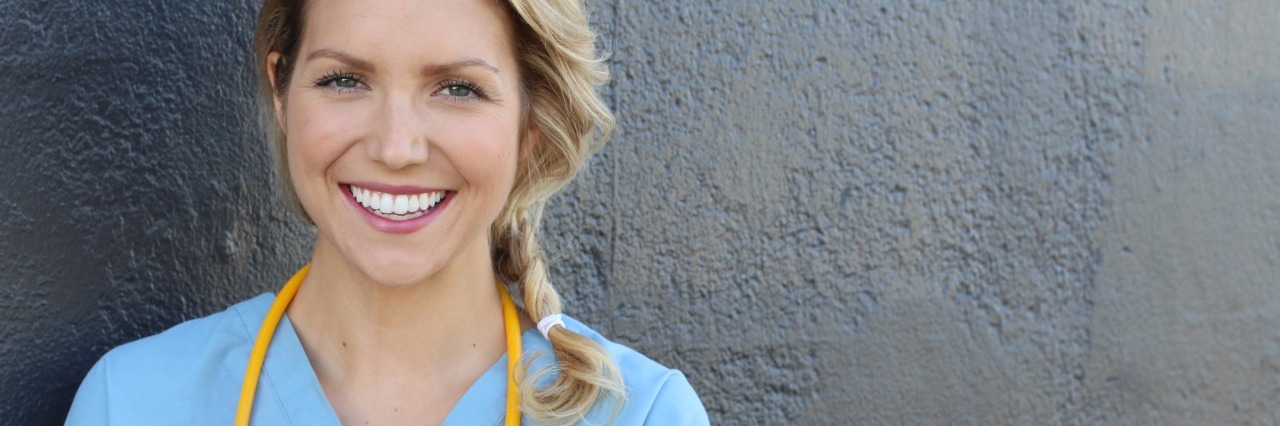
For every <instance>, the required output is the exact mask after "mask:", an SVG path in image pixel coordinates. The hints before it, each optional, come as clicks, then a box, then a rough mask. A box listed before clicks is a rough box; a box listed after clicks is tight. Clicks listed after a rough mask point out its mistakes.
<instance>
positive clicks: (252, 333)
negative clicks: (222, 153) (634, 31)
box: [67, 0, 707, 425]
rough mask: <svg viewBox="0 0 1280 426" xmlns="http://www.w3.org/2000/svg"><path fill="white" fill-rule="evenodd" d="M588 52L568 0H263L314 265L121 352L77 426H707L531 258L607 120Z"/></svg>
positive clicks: (287, 157)
mask: <svg viewBox="0 0 1280 426" xmlns="http://www.w3.org/2000/svg"><path fill="white" fill-rule="evenodd" d="M594 39H595V35H594V34H593V33H592V32H591V30H590V29H589V28H588V26H587V23H586V19H585V17H584V15H583V12H582V7H581V5H580V4H578V3H577V2H576V1H574V0H513V1H511V2H510V3H509V4H508V3H506V2H497V1H492V0H466V1H444V0H387V1H379V2H369V1H367V0H312V1H309V2H304V1H300V0H293V1H289V0H267V1H266V2H265V4H264V5H263V8H262V11H261V12H260V15H259V19H258V27H257V32H256V38H255V43H254V44H255V53H256V55H257V57H258V60H259V70H260V73H259V74H260V80H261V81H262V86H263V90H262V93H263V94H264V96H263V101H264V102H263V103H264V110H265V111H268V113H267V114H268V115H269V117H268V121H269V122H270V123H271V126H272V132H273V133H274V134H275V135H274V136H275V138H274V139H275V141H274V143H273V148H274V152H275V154H276V157H277V159H278V160H279V161H278V167H279V171H280V172H281V173H280V174H281V175H282V177H283V179H282V182H286V183H285V185H284V189H285V191H284V192H285V193H286V194H288V200H286V201H287V203H288V204H290V205H294V206H297V207H300V211H301V212H302V213H303V214H304V215H305V217H307V218H308V219H309V220H310V221H311V222H312V223H314V224H315V226H316V229H317V239H316V243H315V251H314V253H313V254H312V259H311V263H310V265H309V267H304V268H303V269H302V270H301V271H299V272H298V274H297V275H295V276H294V278H293V279H291V280H290V281H289V284H288V285H287V286H286V287H285V289H284V290H282V291H281V292H280V295H279V296H272V295H269V294H267V295H262V296H259V297H257V298H254V299H252V300H249V301H246V302H243V303H240V304H238V305H235V306H233V307H231V308H229V309H228V310H227V311H225V312H222V313H219V314H215V315H212V316H209V317H206V318H202V319H197V320H193V321H188V322H186V323H183V324H180V325H178V326H176V327H174V328H172V329H170V330H168V331H166V332H164V333H162V334H159V335H157V336H153V337H150V338H146V339H142V340H140V341H137V342H133V343H130V344H127V345H124V346H121V347H119V348H117V349H115V350H113V351H111V352H110V353H108V354H107V355H106V356H104V357H103V358H102V360H100V361H99V362H98V363H97V365H95V366H94V368H93V369H92V371H90V372H89V375H88V377H87V378H86V379H85V381H84V383H83V384H82V385H81V387H80V391H79V393H78V394H77V395H76V400H75V402H74V404H73V406H72V409H71V413H70V415H69V417H68V419H67V422H68V423H69V424H102V423H110V424H130V425H132V424H229V423H232V421H233V420H237V421H240V422H243V421H252V423H254V424H306V425H313V424H337V423H339V422H341V423H343V424H414V425H419V424H457V425H479V424H482V425H493V424H498V423H499V422H503V421H506V422H508V424H511V423H510V422H515V421H519V420H518V419H519V418H521V417H522V418H523V421H524V422H525V423H546V424H572V423H597V424H598V423H602V422H616V423H618V424H659V425H677V424H706V423H707V418H706V413H705V410H704V409H703V407H702V404H701V402H699V401H698V398H697V396H696V395H695V393H694V391H693V389H692V388H691V387H690V386H689V383H688V382H687V381H686V380H685V378H684V376H683V375H681V374H680V372H678V371H675V370H670V369H667V368H665V367H662V366H660V365H658V364H657V363H655V362H653V361H651V360H649V359H647V358H645V357H644V356H643V355H640V354H638V353H636V352H634V351H632V350H630V349H628V348H626V347H623V346H621V345H618V344H615V343H612V342H609V341H608V340H605V339H604V338H603V337H601V336H600V335H599V334H596V333H595V332H593V331H591V329H589V328H587V327H586V326H584V325H582V324H581V323H578V322H577V321H574V320H572V319H569V318H566V317H561V316H560V315H559V313H560V310H561V301H560V298H559V296H558V295H557V294H556V291H555V289H554V288H553V287H552V285H551V283H550V282H549V281H548V279H547V276H546V268H545V266H544V265H543V263H542V260H541V257H540V251H539V245H538V240H537V229H538V226H539V221H540V215H541V211H542V206H543V203H544V202H545V200H546V199H547V198H548V197H549V196H550V195H551V194H552V193H554V192H555V191H557V190H559V189H560V188H561V187H563V186H564V185H565V184H566V183H567V182H568V181H569V180H570V179H571V178H572V177H573V175H574V174H575V173H576V172H577V171H578V169H579V168H580V167H581V166H582V164H583V163H584V162H585V161H586V159H587V157H588V156H589V155H590V154H591V153H592V152H593V151H594V150H595V149H596V148H597V147H598V145H599V144H600V143H602V142H603V136H605V135H607V133H608V130H609V128H610V127H611V125H612V116H611V115H610V113H609V111H608V110H607V109H606V108H605V106H604V104H603V103H602V102H601V100H600V99H599V97H598V95H597V94H596V92H595V90H596V88H598V87H599V86H600V85H601V84H603V83H604V82H605V81H606V79H607V73H606V71H605V70H604V68H603V65H602V63H601V62H600V60H599V59H597V58H596V57H595V51H594V47H593V44H594ZM264 202H273V201H270V200H264ZM308 268H309V269H308ZM508 288H509V289H510V290H511V293H512V296H515V301H516V302H517V303H516V304H519V305H520V306H521V307H520V309H518V310H517V309H516V308H515V307H514V304H512V303H511V302H510V300H511V297H510V296H508V294H507V289H508ZM273 307H274V308H273ZM276 321H278V325H277V324H276ZM535 324H536V326H535ZM273 333H274V334H273ZM521 353H523V354H524V355H523V356H521V355H520V354H521ZM264 354H265V359H263V358H262V356H263V355H264ZM516 361H519V362H518V363H517V362H516ZM237 395H239V398H237ZM237 416H239V417H238V418H237Z"/></svg>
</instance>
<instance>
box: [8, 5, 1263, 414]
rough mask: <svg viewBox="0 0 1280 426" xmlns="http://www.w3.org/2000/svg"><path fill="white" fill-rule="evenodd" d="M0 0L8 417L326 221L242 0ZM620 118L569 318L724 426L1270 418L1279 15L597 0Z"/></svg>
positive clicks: (588, 187) (268, 282) (575, 245)
mask: <svg viewBox="0 0 1280 426" xmlns="http://www.w3.org/2000/svg"><path fill="white" fill-rule="evenodd" d="M106 3H107V2H93V3H90V2H61V3H60V2H42V1H34V0H17V1H10V2H5V3H3V4H0V75H3V76H5V77H6V79H5V80H6V82H7V83H8V84H6V85H5V89H6V92H7V95H6V96H4V97H3V99H5V101H4V102H0V158H3V159H4V160H6V162H5V164H6V167H4V168H3V169H0V170H3V172H0V176H2V178H0V365H3V366H4V367H3V369H2V370H0V419H6V420H5V422H13V423H12V424H55V423H59V422H60V421H61V420H62V416H63V413H64V412H65V410H66V408H67V406H68V404H69V403H70V397H71V396H72V394H73V392H74V390H75V387H76V385H77V384H78V382H79V380H80V378H81V377H82V375H83V374H84V373H85V372H86V371H87V369H88V368H89V366H90V365H91V363H92V362H93V361H94V360H95V359H96V358H97V357H98V356H100V355H101V354H102V353H103V352H105V351H106V350H108V349H109V348H111V347H113V346H114V345H117V344H120V343H123V342H126V341H129V340H132V339H136V338H138V337H141V336H145V335H148V334H152V333H155V332H157V331H159V330H162V329H164V328H167V327H169V326H172V325H173V324H176V323H178V322H180V321H182V320H185V319H189V318H193V317H197V316H201V315H205V314H208V313H212V312H215V311H218V310H221V309H222V308H223V307H225V306H226V305H228V304H230V303H233V302H235V301H237V300H241V299H244V298H246V297H249V296H251V295H253V294H256V293H258V292H262V291H269V290H271V289H273V288H275V287H276V286H278V285H279V284H280V282H281V281H282V280H283V279H284V278H285V277H287V275H288V273H289V272H291V270H292V268H294V267H296V266H297V265H298V264H300V263H301V262H303V261H305V258H306V250H307V247H308V246H309V244H310V241H309V239H310V231H309V230H307V229H306V228H305V227H303V226H302V225H300V224H299V223H297V222H296V221H295V220H294V219H292V218H290V217H289V216H288V215H287V214H286V213H284V212H282V209H281V208H280V207H279V206H278V205H275V204H263V203H261V202H258V201H257V200H259V199H260V198H261V196H260V194H262V193H265V192H270V191H272V189H271V180H270V170H269V166H268V164H269V163H268V160H267V156H266V151H265V149H264V148H263V147H262V144H261V142H260V137H259V136H258V135H256V134H255V133H253V132H251V131H248V130H246V129H247V128H248V127H249V126H250V125H251V124H252V117H251V116H250V115H249V111H248V110H247V109H246V107H247V106H248V105H250V102H251V89H250V88H251V77H252V71H251V69H250V67H249V64H248V61H247V60H248V53H247V49H248V44H249V39H250V28H251V26H252V21H253V16H254V11H255V8H256V6H255V4H256V2H253V1H251V0H242V1H233V2H213V3H210V2H161V3H154V2H127V1H122V2H111V3H114V4H106ZM592 5H593V6H594V7H593V14H594V15H595V17H596V22H597V23H598V25H599V28H600V30H601V32H602V33H603V34H604V35H605V36H606V38H607V39H608V40H609V42H610V45H611V48H612V51H613V59H612V67H613V68H612V69H613V71H614V73H615V81H614V82H613V83H612V84H611V85H610V87H609V89H608V96H609V99H610V102H611V104H612V106H613V108H614V109H615V110H616V111H617V113H618V116H619V120H620V129H619V131H618V133H617V135H616V137H615V138H614V140H613V141H612V143H611V145H609V147H608V148H606V149H605V151H604V152H603V153H602V154H601V155H600V156H599V157H598V158H596V159H595V160H594V161H593V163H592V165H591V166H590V168H589V170H588V171H587V173H586V175H585V176H584V177H583V179H581V180H580V181H579V182H577V183H576V184H574V185H573V186H572V187H571V188H569V190H568V191H567V192H566V193H564V194H563V195H561V196H559V197H558V198H557V200H556V204H555V205H554V206H553V208H552V209H551V210H550V212H549V218H548V223H547V231H548V232H547V235H548V236H549V237H550V241H549V244H550V246H551V249H552V251H553V252H554V253H555V257H556V259H557V260H558V263H556V265H555V266H554V268H553V271H552V272H553V277H554V278H555V280H556V282H557V283H558V285H559V286H560V288H561V289H562V291H563V292H564V293H565V295H566V297H567V298H568V300H569V305H568V312H569V313H571V314H573V315H575V316H577V317H579V318H581V319H583V320H584V321H586V322H588V323H590V324H593V325H595V326H596V327H597V328H598V329H600V330H601V331H603V332H604V333H605V334H607V335H609V336H611V337H613V338H615V339H616V340H618V341H621V342H624V343H627V344H630V345H632V346H634V347H636V348H638V349H640V350H642V351H643V352H645V353H647V354H649V355H650V356H651V357H653V358H655V359H657V360H659V361H661V362H663V363H665V364H667V365H671V366H675V367H678V368H681V369H683V370H684V371H685V372H686V374H688V375H689V377H690V380H691V381H692V383H693V384H694V386H695V387H696V388H697V389H698V390H699V392H700V393H701V394H702V396H703V399H704V402H705V403H706V405H707V408H708V410H709V411H710V413H711V416H712V419H713V422H714V423H717V424H850V423H865V424H943V423H948V424H1117V425H1130V424H1133V425H1140V424H1275V423H1277V422H1280V408H1277V407H1280V405H1277V404H1275V401H1276V400H1277V398H1278V397H1280V285H1277V282H1278V281H1280V166H1278V164H1280V144H1278V143H1276V141H1275V140H1274V139H1275V136H1274V135H1276V134H1278V133H1280V120H1277V117H1280V48H1277V47H1276V46H1277V43H1276V42H1277V41H1278V40H1280V25H1278V24H1280V8H1277V7H1276V5H1275V4H1274V3H1272V2H1267V1H1232V2H1193V1H1188V0H1176V1H1174V0H1169V1H1156V0H1153V1H1149V2H1140V1H1131V2H1123V1H1084V2H1081V1H1056V2H1025V1H1001V2H981V3H975V4H970V3H964V4H961V3H955V2H923V1H912V2H901V1H860V2H838V1H820V0H812V1H789V2H707V1H698V0H693V1H682V2H676V1H624V0H601V1H597V2H593V3H592Z"/></svg>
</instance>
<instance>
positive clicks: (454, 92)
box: [440, 84, 471, 98]
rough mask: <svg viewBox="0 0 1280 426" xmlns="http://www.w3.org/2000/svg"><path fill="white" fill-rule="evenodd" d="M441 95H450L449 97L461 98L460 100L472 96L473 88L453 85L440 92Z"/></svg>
mask: <svg viewBox="0 0 1280 426" xmlns="http://www.w3.org/2000/svg"><path fill="white" fill-rule="evenodd" d="M440 93H444V94H446V95H449V96H456V97H459V98H465V97H467V96H470V95H471V88H470V87H466V86H460V85H456V84H455V85H452V86H448V87H445V88H444V89H443V90H441V91H440Z"/></svg>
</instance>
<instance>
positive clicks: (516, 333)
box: [236, 265, 520, 426]
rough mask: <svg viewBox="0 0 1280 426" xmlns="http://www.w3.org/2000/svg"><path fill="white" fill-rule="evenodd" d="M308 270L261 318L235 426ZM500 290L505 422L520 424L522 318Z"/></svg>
mask: <svg viewBox="0 0 1280 426" xmlns="http://www.w3.org/2000/svg"><path fill="white" fill-rule="evenodd" d="M309 269H311V265H306V266H303V267H302V269H299V270H298V272H297V273H295V274H293V278H289V282H287V283H285V285H284V288H282V289H280V294H278V295H276V301H275V302H274V303H272V304H271V310H268V311H267V317H266V318H265V319H263V321H262V328H261V329H259V330H258V338H257V339H255V340H254V341H253V352H251V353H250V355H249V368H248V369H246V370H245V372H244V385H242V387H241V388H240V405H239V406H237V407H236V426H248V425H249V413H250V412H252V411H253V395H254V394H255V393H257V391H258V375H259V374H260V373H261V372H262V362H263V360H265V359H266V358H267V346H268V345H270V344H271V336H273V335H275V333H276V325H278V324H280V318H281V317H283V316H284V311H285V308H288V307H289V302H291V301H293V296H294V295H295V294H298V287H299V286H301V285H302V279H303V278H305V277H306V276H307V270H309ZM498 292H499V293H501V294H502V325H503V329H504V330H506V334H507V418H506V422H505V423H504V424H505V425H506V426H518V425H519V424H520V391H519V389H517V388H516V379H515V377H516V374H515V373H516V362H517V361H519V360H520V319H519V317H518V316H516V305H515V304H514V303H512V302H511V295H510V294H508V293H507V288H506V287H504V286H502V285H501V284H499V285H498Z"/></svg>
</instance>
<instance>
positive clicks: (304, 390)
mask: <svg viewBox="0 0 1280 426" xmlns="http://www.w3.org/2000/svg"><path fill="white" fill-rule="evenodd" d="M258 299H264V303H256V304H255V305H257V306H255V307H261V309H260V310H261V312H246V314H247V315H253V317H251V318H253V319H256V322H257V324H256V325H254V326H252V327H249V329H250V330H254V331H255V333H256V330H257V329H258V328H259V327H260V326H261V324H262V319H263V317H264V316H265V315H266V312H267V308H269V307H270V305H271V302H272V300H274V296H273V295H271V294H264V295H262V296H259V297H258ZM254 310H255V311H257V310H258V309H254ZM251 321H252V320H251ZM520 340H521V346H522V350H523V352H524V353H525V354H526V355H525V356H526V357H528V356H529V355H528V354H533V353H535V352H540V355H541V356H540V357H538V359H537V360H535V361H533V362H532V363H530V364H529V365H528V367H527V368H530V369H538V368H541V366H542V365H544V364H546V363H548V362H549V360H548V357H552V356H554V355H552V351H551V343H550V342H548V341H547V340H546V339H545V338H543V337H542V335H541V334H538V331H537V329H536V328H530V329H529V330H527V331H525V332H524V333H523V334H521V335H520ZM249 341H250V342H252V341H253V336H250V338H249ZM507 357H508V354H502V357H500V358H499V359H498V360H497V362H495V363H494V364H493V365H491V366H490V367H489V369H488V370H485V372H484V374H482V375H480V377H479V378H477V379H476V381H475V382H474V383H472V384H471V387H470V388H468V389H467V392H466V393H464V394H463V395H462V398H461V399H459V400H458V403H457V405H454V406H453V409H452V410H450V411H449V415H448V416H446V417H445V420H444V423H443V425H444V426H453V425H498V424H501V422H502V421H503V419H504V418H505V417H506V413H505V411H506V404H507V393H506V389H507ZM264 385H265V386H264ZM259 386H260V387H263V388H264V389H263V390H266V391H267V392H259V394H258V398H257V400H258V403H259V404H262V403H267V404H271V403H275V404H279V405H280V408H281V411H283V412H284V413H285V414H286V416H287V417H288V420H289V422H290V423H292V424H297V425H325V424H330V425H340V424H341V423H342V422H341V421H340V420H339V419H338V414H337V412H336V411H334V409H333V406H332V405H330V404H329V398H328V397H327V396H325V393H324V388H323V387H321V386H320V379H319V377H318V376H316V372H315V370H314V369H313V368H312V367H311V361H310V360H309V359H308V358H307V353H306V351H305V350H303V348H302V341H301V340H300V339H299V338H298V333H297V332H296V331H295V330H294V328H293V323H292V322H290V321H289V316H288V315H285V316H284V317H283V318H281V320H280V325H278V326H277V329H276V333H275V336H273V337H272V338H271V346H270V347H269V348H268V350H267V358H266V360H265V361H264V362H263V365H262V382H261V383H259ZM272 400H274V401H272ZM522 423H523V422H522Z"/></svg>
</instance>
